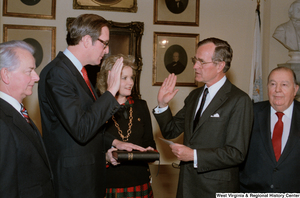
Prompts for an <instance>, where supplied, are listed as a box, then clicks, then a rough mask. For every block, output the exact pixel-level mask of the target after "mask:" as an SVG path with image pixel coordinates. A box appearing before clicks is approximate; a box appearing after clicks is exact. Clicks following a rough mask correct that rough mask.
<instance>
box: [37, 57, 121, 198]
mask: <svg viewBox="0 0 300 198" xmlns="http://www.w3.org/2000/svg"><path fill="white" fill-rule="evenodd" d="M93 91H94V90H93ZM94 92H95V91H94ZM38 93H39V104H40V109H41V118H42V128H43V138H44V142H45V145H46V148H47V150H48V155H49V159H50V163H51V166H52V168H53V174H54V182H55V187H56V188H55V190H56V194H57V195H58V197H61V198H65V197H72V198H74V197H79V198H82V197H89V198H93V197H95V198H96V197H97V198H98V197H104V193H105V184H104V182H105V152H106V150H107V149H108V148H110V147H111V145H112V141H113V139H114V137H113V136H111V135H109V134H104V128H103V127H102V126H103V124H104V123H105V122H106V121H107V120H108V119H109V118H111V116H112V115H113V114H114V113H115V112H116V111H117V110H118V108H119V107H120V105H119V104H118V102H117V101H116V99H115V98H114V96H113V95H112V94H111V93H110V92H105V93H104V94H103V95H102V96H101V97H99V98H98V99H97V100H96V101H95V100H94V98H93V95H92V93H91V92H90V90H89V88H88V86H87V85H86V83H85V81H84V79H83V77H82V75H81V74H80V73H79V71H78V70H77V69H76V68H75V66H74V65H73V64H72V62H71V61H70V60H69V59H68V58H67V57H66V56H65V55H64V54H63V53H62V52H60V53H59V54H58V55H57V57H56V58H55V59H54V60H53V61H51V62H50V63H49V64H48V65H47V66H46V67H45V68H44V69H43V70H42V72H41V75H40V81H39V87H38ZM95 95H96V94H95Z"/></svg>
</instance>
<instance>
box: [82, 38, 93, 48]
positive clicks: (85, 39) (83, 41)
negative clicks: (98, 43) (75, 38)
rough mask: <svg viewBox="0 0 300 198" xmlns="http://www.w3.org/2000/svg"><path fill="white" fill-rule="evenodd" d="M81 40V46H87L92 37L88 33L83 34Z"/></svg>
mask: <svg viewBox="0 0 300 198" xmlns="http://www.w3.org/2000/svg"><path fill="white" fill-rule="evenodd" d="M81 41H82V43H83V46H84V47H85V48H87V47H89V46H90V45H92V37H91V36H90V35H85V36H84V37H82V38H81Z"/></svg>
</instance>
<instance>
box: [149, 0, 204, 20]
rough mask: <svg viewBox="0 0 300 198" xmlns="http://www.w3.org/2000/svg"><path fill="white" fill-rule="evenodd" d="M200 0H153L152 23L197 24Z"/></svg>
mask: <svg viewBox="0 0 300 198" xmlns="http://www.w3.org/2000/svg"><path fill="white" fill-rule="evenodd" d="M199 6H200V0H154V24H163V25H186V26H199Z"/></svg>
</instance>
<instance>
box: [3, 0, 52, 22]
mask: <svg viewBox="0 0 300 198" xmlns="http://www.w3.org/2000/svg"><path fill="white" fill-rule="evenodd" d="M55 6H56V0H3V16H13V17H26V18H40V19H55Z"/></svg>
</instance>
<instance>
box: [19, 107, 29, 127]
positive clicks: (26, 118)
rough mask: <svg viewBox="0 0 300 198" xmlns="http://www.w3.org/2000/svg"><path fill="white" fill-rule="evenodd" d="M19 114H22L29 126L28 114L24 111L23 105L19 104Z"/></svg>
mask: <svg viewBox="0 0 300 198" xmlns="http://www.w3.org/2000/svg"><path fill="white" fill-rule="evenodd" d="M21 113H22V115H23V117H24V118H25V120H26V122H28V123H29V124H31V122H30V118H29V115H28V112H27V110H26V109H25V107H24V105H23V104H21Z"/></svg>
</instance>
